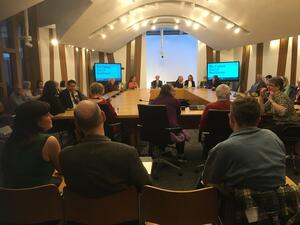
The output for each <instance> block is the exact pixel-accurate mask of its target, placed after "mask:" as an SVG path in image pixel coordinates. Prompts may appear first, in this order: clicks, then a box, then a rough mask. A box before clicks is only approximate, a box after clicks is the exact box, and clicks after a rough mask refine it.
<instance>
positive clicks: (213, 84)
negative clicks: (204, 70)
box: [208, 75, 222, 90]
mask: <svg viewBox="0 0 300 225" xmlns="http://www.w3.org/2000/svg"><path fill="white" fill-rule="evenodd" d="M220 84H222V82H221V80H220V79H219V77H218V76H217V75H215V76H213V78H212V80H211V81H209V85H208V87H209V88H211V89H212V90H215V89H216V88H217V87H218V86H219V85H220Z"/></svg>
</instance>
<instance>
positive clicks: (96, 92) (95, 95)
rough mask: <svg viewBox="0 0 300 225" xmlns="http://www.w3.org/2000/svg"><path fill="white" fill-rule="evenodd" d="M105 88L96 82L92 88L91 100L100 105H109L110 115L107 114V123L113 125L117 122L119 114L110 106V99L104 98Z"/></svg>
mask: <svg viewBox="0 0 300 225" xmlns="http://www.w3.org/2000/svg"><path fill="white" fill-rule="evenodd" d="M103 93H104V87H103V85H102V84H101V83H97V82H94V83H92V84H91V86H90V96H89V100H90V101H93V102H95V103H97V104H98V105H102V104H103V105H104V104H105V105H108V113H106V114H105V116H106V121H107V122H108V123H111V122H113V121H115V120H116V118H117V113H116V111H115V109H114V107H113V106H112V105H111V104H110V99H108V98H104V97H103Z"/></svg>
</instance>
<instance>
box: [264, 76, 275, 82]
mask: <svg viewBox="0 0 300 225" xmlns="http://www.w3.org/2000/svg"><path fill="white" fill-rule="evenodd" d="M272 77H273V76H272V75H267V76H265V83H268V81H269V80H270V79H271V78H272Z"/></svg>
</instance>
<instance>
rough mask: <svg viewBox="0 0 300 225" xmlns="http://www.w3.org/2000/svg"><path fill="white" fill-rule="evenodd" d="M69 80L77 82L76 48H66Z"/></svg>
mask: <svg viewBox="0 0 300 225" xmlns="http://www.w3.org/2000/svg"><path fill="white" fill-rule="evenodd" d="M65 53H66V64H67V73H68V79H69V80H70V79H72V80H75V61H74V47H69V46H66V47H65Z"/></svg>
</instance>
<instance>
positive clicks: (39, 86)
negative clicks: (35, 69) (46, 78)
mask: <svg viewBox="0 0 300 225" xmlns="http://www.w3.org/2000/svg"><path fill="white" fill-rule="evenodd" d="M35 88H36V89H35V91H34V95H35V96H41V95H42V93H43V88H44V82H43V81H42V80H37V81H36V87H35Z"/></svg>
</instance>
